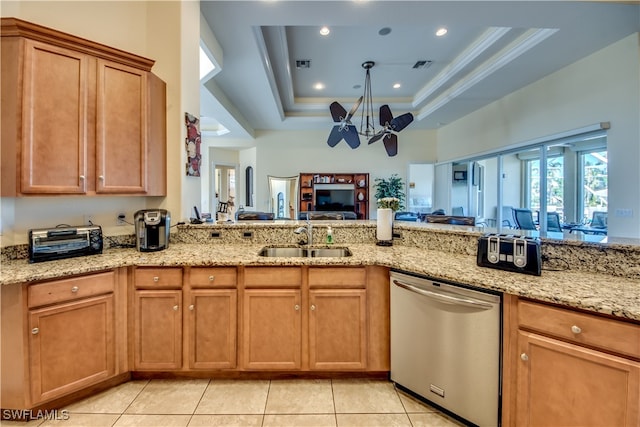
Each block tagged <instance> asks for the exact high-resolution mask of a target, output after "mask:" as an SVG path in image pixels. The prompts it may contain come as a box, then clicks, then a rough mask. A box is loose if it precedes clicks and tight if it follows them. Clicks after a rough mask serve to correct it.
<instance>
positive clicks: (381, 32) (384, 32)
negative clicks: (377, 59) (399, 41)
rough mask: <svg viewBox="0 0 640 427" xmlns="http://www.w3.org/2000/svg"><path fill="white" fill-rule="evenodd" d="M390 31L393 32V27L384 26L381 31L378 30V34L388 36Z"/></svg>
mask: <svg viewBox="0 0 640 427" xmlns="http://www.w3.org/2000/svg"><path fill="white" fill-rule="evenodd" d="M390 32H391V28H389V27H384V28H380V31H378V34H380V35H381V36H386V35H387V34H389V33H390Z"/></svg>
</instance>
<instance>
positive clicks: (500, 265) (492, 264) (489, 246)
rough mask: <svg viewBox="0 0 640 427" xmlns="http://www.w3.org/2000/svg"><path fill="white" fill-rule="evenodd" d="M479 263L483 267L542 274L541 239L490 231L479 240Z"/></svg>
mask: <svg viewBox="0 0 640 427" xmlns="http://www.w3.org/2000/svg"><path fill="white" fill-rule="evenodd" d="M477 263H478V265H479V266H481V267H489V268H497V269H499V270H507V271H513V272H516V273H524V274H533V275H536V276H540V274H541V269H542V257H541V252H540V239H539V238H537V237H527V236H515V235H512V234H493V233H488V234H485V235H484V236H482V237H480V239H479V240H478V253H477Z"/></svg>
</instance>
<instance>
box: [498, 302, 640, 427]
mask: <svg viewBox="0 0 640 427" xmlns="http://www.w3.org/2000/svg"><path fill="white" fill-rule="evenodd" d="M504 301H505V306H504V312H505V315H506V317H505V330H506V334H505V338H504V348H505V353H504V361H503V378H504V383H503V394H502V399H503V402H502V407H503V414H502V422H503V425H505V426H517V427H521V426H544V427H556V426H562V427H565V426H580V427H596V426H598V427H599V426H627V427H628V426H635V427H638V426H640V339H639V337H640V325H638V324H635V323H633V322H626V321H622V320H618V319H614V318H612V317H610V316H601V315H596V314H591V313H587V312H584V311H579V310H573V309H568V308H564V307H559V306H557V305H553V304H546V303H540V302H536V301H532V300H528V299H523V298H518V297H515V296H513V295H505V299H504Z"/></svg>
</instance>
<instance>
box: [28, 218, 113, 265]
mask: <svg viewBox="0 0 640 427" xmlns="http://www.w3.org/2000/svg"><path fill="white" fill-rule="evenodd" d="M102 246H103V243H102V228H101V227H100V226H99V225H90V226H78V227H71V226H64V227H55V228H40V229H33V230H29V262H40V261H51V260H55V259H62V258H71V257H77V256H83V255H94V254H100V253H102Z"/></svg>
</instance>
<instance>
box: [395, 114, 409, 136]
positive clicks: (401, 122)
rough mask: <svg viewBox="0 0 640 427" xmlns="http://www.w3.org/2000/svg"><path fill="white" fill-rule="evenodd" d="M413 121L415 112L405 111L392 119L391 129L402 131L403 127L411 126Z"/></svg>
mask: <svg viewBox="0 0 640 427" xmlns="http://www.w3.org/2000/svg"><path fill="white" fill-rule="evenodd" d="M412 121H413V114H411V113H404V114H403V115H401V116H398V117H396V118H395V119H393V120H391V129H393V130H394V131H396V132H400V131H401V130H402V129H404V128H406V127H407V126H409V123H411V122H412Z"/></svg>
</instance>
